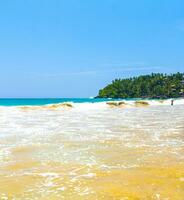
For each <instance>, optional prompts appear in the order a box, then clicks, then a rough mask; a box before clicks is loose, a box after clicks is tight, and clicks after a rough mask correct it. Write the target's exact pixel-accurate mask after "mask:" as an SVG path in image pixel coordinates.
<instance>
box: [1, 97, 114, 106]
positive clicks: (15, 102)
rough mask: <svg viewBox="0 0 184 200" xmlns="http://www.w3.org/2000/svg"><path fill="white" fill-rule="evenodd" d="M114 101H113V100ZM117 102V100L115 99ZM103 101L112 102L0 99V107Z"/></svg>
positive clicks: (73, 99)
mask: <svg viewBox="0 0 184 200" xmlns="http://www.w3.org/2000/svg"><path fill="white" fill-rule="evenodd" d="M113 100H115V99H113ZM116 100H117V99H116ZM103 101H112V99H107V98H100V99H92V98H29V99H12V98H11V99H7V98H6V99H4V98H3V99H0V106H24V105H31V106H34V105H35V106H36V105H46V104H55V103H63V102H73V103H96V102H103Z"/></svg>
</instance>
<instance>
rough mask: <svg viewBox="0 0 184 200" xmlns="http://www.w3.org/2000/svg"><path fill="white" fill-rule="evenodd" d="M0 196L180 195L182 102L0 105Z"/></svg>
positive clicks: (134, 199)
mask: <svg viewBox="0 0 184 200" xmlns="http://www.w3.org/2000/svg"><path fill="white" fill-rule="evenodd" d="M0 199H14V200H19V199H21V200H22V199H23V200H26V199H39V200H47V199H48V200H55V199H67V200H70V199H71V200H75V199H77V200H86V199H89V200H95V199H99V200H103V199H104V200H112V199H113V200H120V199H122V200H138V199H140V200H147V199H148V200H151V199H153V200H156V199H163V200H183V199H184V105H175V106H168V105H155V106H154V105H153V106H147V107H137V108H136V107H130V108H110V107H107V106H96V107H92V106H91V107H90V106H89V105H88V106H83V107H82V106H78V107H73V108H62V109H40V107H37V108H36V109H35V108H34V109H22V108H20V107H1V108H0Z"/></svg>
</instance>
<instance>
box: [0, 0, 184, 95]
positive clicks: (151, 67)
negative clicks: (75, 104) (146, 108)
mask: <svg viewBox="0 0 184 200" xmlns="http://www.w3.org/2000/svg"><path fill="white" fill-rule="evenodd" d="M183 11H184V1H183V0H52V1H51V0H2V1H0V97H1V98H33V97H35V98H39V97H43V98H44V97H45V98H46V97H48V98H52V97H53V98H56V97H57V98H60V97H61V98H62V97H68V98H70V97H90V96H96V95H97V94H98V90H99V89H100V88H103V87H104V86H106V85H107V84H109V83H110V82H111V81H112V80H113V79H115V78H126V77H130V76H137V75H141V74H149V73H152V72H154V73H156V72H163V73H174V72H178V71H179V72H184V12H183Z"/></svg>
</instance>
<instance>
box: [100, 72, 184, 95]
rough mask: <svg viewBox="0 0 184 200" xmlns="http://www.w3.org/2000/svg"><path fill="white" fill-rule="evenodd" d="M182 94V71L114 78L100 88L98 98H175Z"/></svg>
mask: <svg viewBox="0 0 184 200" xmlns="http://www.w3.org/2000/svg"><path fill="white" fill-rule="evenodd" d="M183 95H184V73H179V72H178V73H175V74H170V75H167V74H161V73H152V74H150V75H142V76H138V77H132V78H126V79H115V80H114V81H112V83H111V84H109V85H107V86H106V87H105V88H103V89H101V90H100V91H99V94H98V96H97V97H98V98H177V97H182V96H183Z"/></svg>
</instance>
